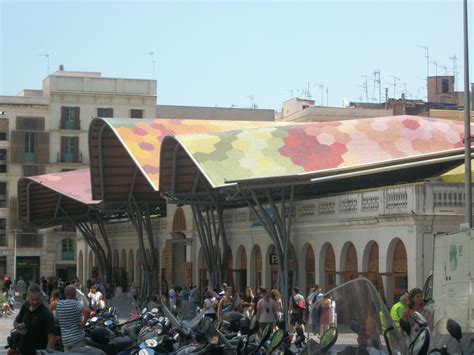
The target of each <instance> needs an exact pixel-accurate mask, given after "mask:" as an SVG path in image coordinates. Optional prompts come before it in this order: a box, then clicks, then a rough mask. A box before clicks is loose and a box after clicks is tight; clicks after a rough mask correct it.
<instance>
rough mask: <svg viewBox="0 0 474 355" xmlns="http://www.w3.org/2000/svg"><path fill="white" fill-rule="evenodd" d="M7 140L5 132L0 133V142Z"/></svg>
mask: <svg viewBox="0 0 474 355" xmlns="http://www.w3.org/2000/svg"><path fill="white" fill-rule="evenodd" d="M6 140H7V132H0V141H6Z"/></svg>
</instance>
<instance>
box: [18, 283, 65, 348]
mask: <svg viewBox="0 0 474 355" xmlns="http://www.w3.org/2000/svg"><path fill="white" fill-rule="evenodd" d="M26 300H27V301H26V302H25V303H24V304H23V306H22V307H21V309H20V312H19V313H18V315H17V316H16V318H15V321H14V322H13V326H14V327H15V328H16V329H17V331H18V333H19V334H20V343H19V350H20V353H21V354H22V355H34V354H36V350H42V349H43V350H44V349H53V348H54V344H55V342H56V335H55V327H54V318H53V314H52V313H51V311H50V310H49V309H48V307H46V306H45V305H44V303H43V294H42V292H41V288H40V286H38V285H36V284H31V285H30V286H29V287H28V291H27V293H26Z"/></svg>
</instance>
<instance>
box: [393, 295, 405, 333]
mask: <svg viewBox="0 0 474 355" xmlns="http://www.w3.org/2000/svg"><path fill="white" fill-rule="evenodd" d="M408 300H409V295H408V292H404V293H403V294H402V295H401V296H400V299H399V301H398V302H397V303H395V304H394V305H393V306H392V308H391V309H390V317H391V318H392V320H393V322H394V323H395V326H396V327H397V329H398V330H399V331H401V329H400V319H401V318H402V316H403V314H404V313H405V311H406V309H407V306H408Z"/></svg>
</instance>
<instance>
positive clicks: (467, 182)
mask: <svg viewBox="0 0 474 355" xmlns="http://www.w3.org/2000/svg"><path fill="white" fill-rule="evenodd" d="M463 19H464V21H463V22H464V26H463V32H464V153H465V154H464V166H465V170H464V189H465V193H466V200H465V201H466V224H467V225H468V226H469V228H472V190H471V107H470V95H469V93H470V91H469V53H468V51H469V45H468V35H467V31H468V27H467V0H463Z"/></svg>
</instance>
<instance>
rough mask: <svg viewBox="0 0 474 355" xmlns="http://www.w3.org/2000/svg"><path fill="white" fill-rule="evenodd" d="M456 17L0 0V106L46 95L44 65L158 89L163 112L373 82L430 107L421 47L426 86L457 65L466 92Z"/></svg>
mask: <svg viewBox="0 0 474 355" xmlns="http://www.w3.org/2000/svg"><path fill="white" fill-rule="evenodd" d="M462 14H463V9H462V0H444V1H440V0H433V1H427V0H412V1H408V0H403V1H400V0H399V1H387V0H370V1H355V0H353V1H350V0H348V1H337V0H327V1H316V0H315V1H256V0H255V1H236V2H234V1H199V0H195V1H178V0H175V1H172V0H170V1H120V0H109V1H107V0H103V1H89V0H83V1H75V0H63V1H59V0H57V1H42V0H36V1H23V0H0V30H1V34H0V35H1V37H0V51H1V52H0V67H1V71H0V95H16V94H18V92H20V90H22V89H41V83H42V80H43V79H44V78H45V77H46V76H47V74H48V66H47V59H46V57H45V56H44V54H47V55H48V56H49V73H50V74H52V73H54V72H55V71H56V70H58V67H59V65H60V64H63V65H64V67H65V70H73V71H94V72H101V73H102V76H103V77H119V78H134V79H156V80H157V85H158V95H157V96H158V98H157V103H158V104H163V105H187V106H211V107H215V106H217V107H241V108H248V107H251V106H252V105H256V106H258V108H264V109H265V108H266V109H275V110H281V104H282V102H283V101H285V100H288V99H290V98H292V97H301V98H307V97H308V93H309V95H310V96H311V98H312V99H314V100H316V105H321V104H323V105H324V106H326V105H329V106H338V107H341V106H343V105H344V103H348V102H349V101H360V100H363V101H366V97H367V98H368V100H369V101H372V102H378V100H379V89H378V85H376V84H375V82H374V71H380V77H381V80H380V81H381V89H382V100H384V96H385V94H384V92H385V88H389V97H394V95H395V96H396V97H400V95H401V93H402V92H405V90H406V95H407V97H408V98H413V99H415V98H421V99H426V80H425V79H426V75H427V59H426V50H425V49H424V48H420V46H421V47H428V53H429V57H430V58H429V61H430V64H429V75H435V74H438V75H444V74H446V73H447V74H448V75H453V70H454V61H453V60H452V59H450V58H451V57H453V56H456V57H457V61H456V62H457V74H456V75H457V77H458V78H459V80H458V84H457V85H458V86H457V87H458V90H461V91H462V88H463V75H464V74H463V70H462V69H463V26H462V24H463V22H462ZM468 14H469V16H470V17H469V21H470V26H469V28H470V30H469V36H470V38H469V43H470V47H472V45H471V44H472V41H471V39H472V36H473V34H474V33H473V31H472V30H471V29H472V28H473V26H474V19H471V18H472V14H473V12H472V9H471V6H470V8H469V11H468ZM150 52H153V55H151V54H149V53H150ZM473 55H474V54H473ZM473 55H471V58H472V57H473ZM153 58H154V64H153ZM471 58H470V65H471V67H472V60H471ZM434 62H436V63H437V65H435V64H434ZM443 66H444V67H445V68H443ZM394 77H395V78H397V79H394ZM366 80H367V81H366ZM471 81H474V80H471ZM394 82H395V84H396V85H395V86H394ZM366 83H367V86H366ZM365 86H366V87H367V90H366V89H365ZM405 88H406V89H405ZM394 89H395V92H394Z"/></svg>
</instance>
